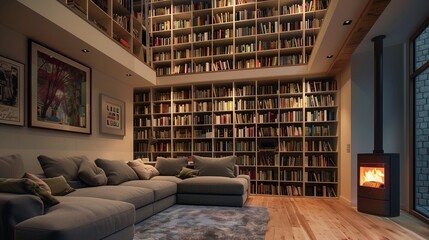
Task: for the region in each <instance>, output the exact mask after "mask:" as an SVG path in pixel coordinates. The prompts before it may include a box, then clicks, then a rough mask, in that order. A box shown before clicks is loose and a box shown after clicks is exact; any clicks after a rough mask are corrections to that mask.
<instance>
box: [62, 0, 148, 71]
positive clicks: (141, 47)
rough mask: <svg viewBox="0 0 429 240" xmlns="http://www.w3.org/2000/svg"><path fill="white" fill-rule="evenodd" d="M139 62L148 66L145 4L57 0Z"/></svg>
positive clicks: (137, 0) (120, 0) (118, 0)
mask: <svg viewBox="0 0 429 240" xmlns="http://www.w3.org/2000/svg"><path fill="white" fill-rule="evenodd" d="M58 1H59V2H61V3H63V4H64V5H65V6H67V7H68V8H69V9H70V10H72V11H73V12H75V13H76V14H77V15H79V16H81V17H82V18H83V19H85V20H87V21H88V23H90V24H91V25H93V26H94V27H95V28H96V29H98V30H100V31H101V32H102V33H104V34H106V36H108V37H109V38H111V39H112V40H113V41H114V42H116V43H118V44H119V45H120V46H121V47H123V48H124V49H125V50H126V51H128V52H130V53H132V54H133V55H134V56H135V57H136V58H137V59H139V60H140V61H142V62H144V63H146V64H149V60H150V58H151V57H150V55H149V52H150V50H149V46H148V45H149V44H148V43H149V32H148V31H147V29H146V26H147V25H148V18H147V17H146V16H148V13H147V11H148V3H147V1H145V0H58Z"/></svg>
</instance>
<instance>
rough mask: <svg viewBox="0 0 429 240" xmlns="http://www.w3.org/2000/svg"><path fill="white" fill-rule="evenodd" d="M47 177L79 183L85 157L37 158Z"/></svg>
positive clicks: (43, 156) (41, 156) (42, 156)
mask: <svg viewBox="0 0 429 240" xmlns="http://www.w3.org/2000/svg"><path fill="white" fill-rule="evenodd" d="M37 159H38V160H39V163H40V165H41V166H42V169H43V172H44V173H45V175H46V177H48V178H52V177H58V176H64V178H65V179H66V180H67V181H78V180H79V177H78V171H79V165H80V163H81V162H82V161H83V160H88V159H87V158H86V157H85V156H72V157H65V158H52V157H48V156H45V155H40V156H38V157H37Z"/></svg>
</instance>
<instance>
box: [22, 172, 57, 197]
mask: <svg viewBox="0 0 429 240" xmlns="http://www.w3.org/2000/svg"><path fill="white" fill-rule="evenodd" d="M24 178H28V179H30V180H33V182H35V183H37V185H39V187H40V188H42V189H44V190H45V191H46V192H48V193H49V194H52V191H51V188H50V187H49V185H48V184H47V183H45V182H44V181H43V180H42V179H40V178H39V177H38V176H36V175H34V174H31V173H25V174H24Z"/></svg>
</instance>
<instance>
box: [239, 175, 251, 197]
mask: <svg viewBox="0 0 429 240" xmlns="http://www.w3.org/2000/svg"><path fill="white" fill-rule="evenodd" d="M237 177H238V178H244V179H246V180H247V194H248V196H250V187H251V186H250V176H249V175H238V176H237Z"/></svg>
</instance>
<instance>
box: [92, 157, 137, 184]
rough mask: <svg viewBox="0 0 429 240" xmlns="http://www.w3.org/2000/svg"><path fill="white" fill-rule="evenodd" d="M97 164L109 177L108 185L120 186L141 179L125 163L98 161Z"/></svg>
mask: <svg viewBox="0 0 429 240" xmlns="http://www.w3.org/2000/svg"><path fill="white" fill-rule="evenodd" d="M95 164H97V166H98V167H100V168H102V169H103V170H104V172H105V173H106V176H107V184H109V185H118V184H121V183H123V182H126V181H131V180H138V179H139V177H138V176H137V174H136V173H135V172H134V170H133V169H132V168H131V167H129V166H128V165H127V163H126V162H125V161H120V160H106V159H100V158H99V159H97V160H95Z"/></svg>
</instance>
